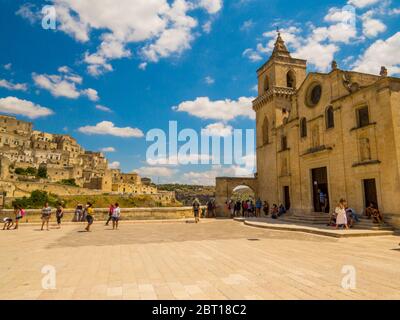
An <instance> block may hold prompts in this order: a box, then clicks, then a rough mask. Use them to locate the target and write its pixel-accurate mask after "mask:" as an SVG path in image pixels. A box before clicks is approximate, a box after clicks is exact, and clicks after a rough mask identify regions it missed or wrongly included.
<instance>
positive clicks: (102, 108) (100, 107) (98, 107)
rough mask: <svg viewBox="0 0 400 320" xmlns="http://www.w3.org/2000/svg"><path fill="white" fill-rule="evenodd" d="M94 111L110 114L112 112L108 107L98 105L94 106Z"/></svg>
mask: <svg viewBox="0 0 400 320" xmlns="http://www.w3.org/2000/svg"><path fill="white" fill-rule="evenodd" d="M96 109H97V110H100V111H104V112H110V113H111V112H112V110H111V109H110V108H109V107H106V106H102V105H100V104H98V105H96Z"/></svg>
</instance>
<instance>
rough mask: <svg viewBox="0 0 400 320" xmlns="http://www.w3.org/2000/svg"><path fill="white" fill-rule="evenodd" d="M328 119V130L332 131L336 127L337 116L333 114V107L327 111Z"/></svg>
mask: <svg viewBox="0 0 400 320" xmlns="http://www.w3.org/2000/svg"><path fill="white" fill-rule="evenodd" d="M325 117H326V128H327V129H331V128H334V127H335V115H334V113H333V107H332V106H330V107H328V108H327V109H326V112H325Z"/></svg>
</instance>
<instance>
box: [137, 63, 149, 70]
mask: <svg viewBox="0 0 400 320" xmlns="http://www.w3.org/2000/svg"><path fill="white" fill-rule="evenodd" d="M147 65H148V63H147V62H142V63H141V64H139V69H140V70H143V71H144V70H146V68H147Z"/></svg>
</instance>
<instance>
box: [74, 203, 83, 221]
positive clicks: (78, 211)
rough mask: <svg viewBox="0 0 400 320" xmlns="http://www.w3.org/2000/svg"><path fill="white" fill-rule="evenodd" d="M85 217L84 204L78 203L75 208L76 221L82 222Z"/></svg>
mask: <svg viewBox="0 0 400 320" xmlns="http://www.w3.org/2000/svg"><path fill="white" fill-rule="evenodd" d="M82 217H83V206H82V205H81V204H78V205H77V206H76V209H75V221H77V222H80V221H82Z"/></svg>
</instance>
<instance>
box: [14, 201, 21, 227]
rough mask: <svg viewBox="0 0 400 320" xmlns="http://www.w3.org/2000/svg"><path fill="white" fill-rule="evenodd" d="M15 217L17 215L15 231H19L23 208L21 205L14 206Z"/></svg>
mask: <svg viewBox="0 0 400 320" xmlns="http://www.w3.org/2000/svg"><path fill="white" fill-rule="evenodd" d="M14 215H15V227H14V230H17V229H18V224H19V220H21V219H22V212H21V206H19V205H15V206H14Z"/></svg>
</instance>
